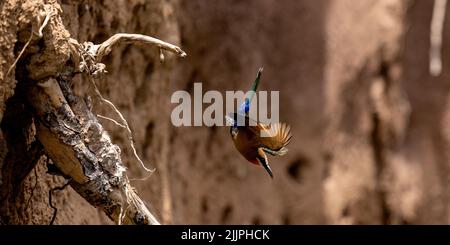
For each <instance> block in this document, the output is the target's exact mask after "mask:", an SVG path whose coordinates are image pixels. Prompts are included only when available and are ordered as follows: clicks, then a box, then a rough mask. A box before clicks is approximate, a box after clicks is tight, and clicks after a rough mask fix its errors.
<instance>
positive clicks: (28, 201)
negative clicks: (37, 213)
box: [25, 166, 38, 210]
mask: <svg viewBox="0 0 450 245" xmlns="http://www.w3.org/2000/svg"><path fill="white" fill-rule="evenodd" d="M37 185H38V174H37V170H36V166H35V167H34V186H33V188H32V189H31V192H30V197H28V200H27V204H26V205H25V210H27V209H28V207H29V206H30V202H31V198H33V195H34V191H35V190H36V187H37Z"/></svg>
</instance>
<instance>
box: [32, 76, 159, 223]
mask: <svg viewBox="0 0 450 245" xmlns="http://www.w3.org/2000/svg"><path fill="white" fill-rule="evenodd" d="M60 79H61V80H60V81H59V82H58V81H56V80H55V79H52V78H51V79H48V80H46V81H42V82H39V83H38V84H37V85H36V86H32V87H30V88H29V91H28V96H27V98H28V100H29V104H30V105H31V106H33V108H34V111H35V113H36V117H37V118H38V120H36V131H37V138H38V139H39V141H40V142H41V143H42V145H43V146H44V148H45V151H46V152H47V154H48V155H49V156H50V158H51V159H52V160H53V162H54V164H55V165H56V167H57V168H58V169H59V170H60V171H61V172H62V174H63V175H64V176H67V177H68V178H71V179H72V180H71V181H70V185H71V187H72V188H73V189H74V190H75V191H77V192H78V193H79V194H80V195H81V196H82V197H84V198H85V199H86V200H87V201H88V202H89V203H91V204H92V205H93V206H95V207H98V208H101V209H102V210H103V211H104V212H105V213H106V214H107V215H108V216H109V217H110V218H111V219H112V220H114V221H115V222H116V223H118V224H119V223H120V224H159V222H158V221H157V220H156V218H155V217H154V216H153V215H152V214H151V213H150V212H149V210H148V209H147V208H146V207H145V205H144V204H143V202H142V201H141V200H140V198H139V196H138V195H137V194H136V193H135V191H134V189H133V188H132V187H131V185H130V183H129V180H128V177H127V176H126V175H125V170H126V168H125V166H123V164H122V160H121V158H120V148H119V147H118V146H116V145H114V144H112V142H111V139H110V137H109V135H108V134H107V132H106V131H105V130H104V129H103V127H102V126H101V124H99V123H98V121H97V117H96V116H95V115H94V114H92V112H91V111H90V110H89V108H88V106H87V105H86V102H85V101H84V100H83V99H81V98H79V97H77V96H75V95H74V94H73V92H72V90H71V88H70V86H69V83H70V78H67V79H69V80H67V81H66V80H64V78H60Z"/></svg>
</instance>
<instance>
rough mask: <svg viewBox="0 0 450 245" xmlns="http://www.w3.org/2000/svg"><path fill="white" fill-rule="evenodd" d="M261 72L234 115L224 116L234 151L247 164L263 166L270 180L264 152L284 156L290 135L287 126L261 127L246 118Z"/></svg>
mask: <svg viewBox="0 0 450 245" xmlns="http://www.w3.org/2000/svg"><path fill="white" fill-rule="evenodd" d="M262 71H263V69H262V68H260V69H259V70H258V74H257V75H256V79H255V81H254V82H253V85H252V88H251V90H250V92H249V93H247V96H246V98H245V101H244V103H242V105H240V107H239V108H238V111H237V113H231V114H229V115H227V116H226V119H227V123H228V124H229V125H230V126H231V127H230V134H231V138H232V140H233V142H234V145H235V147H236V149H237V150H238V151H239V152H240V153H241V154H242V156H244V157H245V159H247V160H248V161H249V162H251V163H253V164H255V165H260V166H263V167H264V169H265V170H266V171H267V173H269V175H270V177H271V178H273V173H272V169H270V166H269V161H268V160H267V155H266V153H269V154H271V155H273V156H282V155H284V154H286V153H287V151H288V150H287V148H286V146H287V145H288V144H289V142H290V140H291V137H292V135H291V133H290V126H289V125H288V124H285V123H279V122H277V123H272V124H263V123H261V122H258V121H255V120H253V119H251V118H249V115H248V114H249V111H250V103H251V101H252V98H253V96H254V95H255V93H256V90H257V88H258V84H259V81H260V79H261V73H262ZM238 122H239V123H238ZM250 122H252V123H250ZM244 123H245V124H244ZM241 124H242V125H241Z"/></svg>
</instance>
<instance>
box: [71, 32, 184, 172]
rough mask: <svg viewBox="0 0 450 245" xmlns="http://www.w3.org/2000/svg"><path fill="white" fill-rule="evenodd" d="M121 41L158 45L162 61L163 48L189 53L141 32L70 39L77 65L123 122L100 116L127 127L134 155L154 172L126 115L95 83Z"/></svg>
mask: <svg viewBox="0 0 450 245" xmlns="http://www.w3.org/2000/svg"><path fill="white" fill-rule="evenodd" d="M119 43H133V44H150V45H156V46H157V47H158V48H159V58H160V61H161V62H163V61H164V59H165V58H164V54H163V52H162V50H163V49H164V50H167V51H170V52H173V53H175V54H177V55H178V56H180V57H185V56H186V55H187V54H186V52H184V51H183V50H182V49H181V48H180V47H178V46H175V45H173V44H170V43H167V42H164V41H162V40H159V39H156V38H153V37H149V36H145V35H141V34H129V33H118V34H115V35H113V36H112V37H110V38H109V39H108V40H106V41H104V42H103V43H101V44H98V45H94V44H93V43H91V42H85V43H84V44H83V45H81V44H79V43H78V42H77V41H76V40H75V39H70V40H69V44H70V45H69V46H70V48H71V51H72V59H73V61H74V62H75V64H76V65H77V67H78V69H79V71H80V72H85V73H87V74H88V75H89V81H90V82H91V84H92V85H93V87H94V90H95V93H96V95H97V96H98V97H99V98H100V100H101V101H102V102H103V103H105V104H107V105H108V106H109V107H111V108H112V109H113V110H114V112H115V113H116V114H117V115H118V116H119V117H120V121H121V123H119V122H117V121H115V120H114V119H111V118H109V117H104V116H99V117H100V118H102V119H106V120H109V121H112V122H113V123H115V124H116V125H117V126H119V127H122V128H125V129H126V130H127V133H128V138H129V140H130V146H131V149H132V151H133V155H134V156H135V158H136V159H137V161H138V162H139V164H140V165H141V166H142V168H143V169H144V170H145V171H147V172H150V173H153V172H154V171H155V169H149V168H147V167H146V166H145V164H144V162H143V161H142V160H141V158H140V157H139V155H138V154H137V151H136V146H135V145H134V140H133V133H132V131H131V129H130V127H129V124H128V122H127V120H126V119H125V117H124V116H123V115H122V113H121V112H120V111H119V110H118V109H117V107H116V106H115V105H114V104H113V103H112V102H111V101H109V100H107V99H105V98H104V97H103V96H102V94H101V93H100V91H99V90H98V88H97V85H96V84H95V81H94V79H93V78H95V77H99V76H101V75H103V74H105V73H107V71H106V66H105V65H104V64H103V63H101V61H102V59H103V57H104V56H106V55H108V54H109V53H110V52H111V50H112V47H113V46H114V45H116V44H119ZM150 176H151V174H150V175H149V176H147V177H146V178H144V179H142V180H145V179H147V178H148V177H150ZM133 180H135V179H133Z"/></svg>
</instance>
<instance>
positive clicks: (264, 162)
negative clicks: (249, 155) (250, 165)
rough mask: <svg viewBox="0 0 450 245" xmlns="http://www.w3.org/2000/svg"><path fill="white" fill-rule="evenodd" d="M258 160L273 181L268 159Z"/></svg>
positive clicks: (260, 158) (261, 158)
mask: <svg viewBox="0 0 450 245" xmlns="http://www.w3.org/2000/svg"><path fill="white" fill-rule="evenodd" d="M257 159H258V162H259V164H261V166H263V167H264V169H265V170H266V171H267V173H268V174H269V175H270V178H272V179H273V173H272V169H271V168H270V166H269V163H268V162H267V158H265V157H258V158H257Z"/></svg>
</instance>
